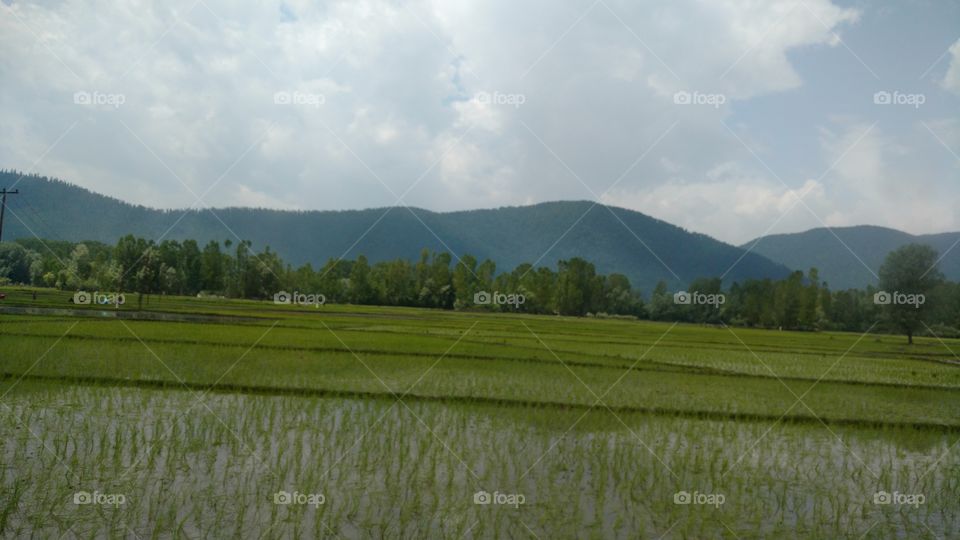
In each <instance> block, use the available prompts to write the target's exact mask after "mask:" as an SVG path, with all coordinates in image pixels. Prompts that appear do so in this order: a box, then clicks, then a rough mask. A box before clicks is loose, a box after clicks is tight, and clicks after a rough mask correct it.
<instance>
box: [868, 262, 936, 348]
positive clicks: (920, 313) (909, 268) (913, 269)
mask: <svg viewBox="0 0 960 540" xmlns="http://www.w3.org/2000/svg"><path fill="white" fill-rule="evenodd" d="M938 258H939V254H938V253H937V250H935V249H933V248H932V247H930V246H926V245H922V244H908V245H906V246H903V247H901V248H899V249H897V250H895V251H892V252H890V254H888V255H887V259H886V260H885V261H884V263H883V266H881V267H880V289H881V291H879V292H877V293H876V295H875V296H874V303H876V304H880V305H881V306H883V311H884V315H885V316H886V318H887V320H888V321H889V322H890V323H891V324H892V325H893V326H894V327H896V328H898V329H900V330H901V331H903V332H904V333H905V334H906V335H907V343H909V344H911V345H912V344H913V334H914V332H916V330H917V327H918V326H920V325H921V324H925V323H924V315H925V312H926V310H927V302H926V299H927V297H928V296H930V293H931V292H932V291H933V290H934V288H935V287H937V285H939V284H940V282H942V281H943V274H942V273H941V272H940V270H939V269H938V268H937V263H938Z"/></svg>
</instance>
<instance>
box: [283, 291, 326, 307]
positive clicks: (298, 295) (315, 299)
mask: <svg viewBox="0 0 960 540" xmlns="http://www.w3.org/2000/svg"><path fill="white" fill-rule="evenodd" d="M273 303H274V304H277V305H286V306H290V305H295V306H313V307H315V308H319V307H320V306H322V305H324V304H326V303H327V297H326V296H324V295H322V294H314V293H310V294H308V293H302V292H300V291H293V292H292V293H289V292H287V291H279V292H277V293H276V294H274V295H273Z"/></svg>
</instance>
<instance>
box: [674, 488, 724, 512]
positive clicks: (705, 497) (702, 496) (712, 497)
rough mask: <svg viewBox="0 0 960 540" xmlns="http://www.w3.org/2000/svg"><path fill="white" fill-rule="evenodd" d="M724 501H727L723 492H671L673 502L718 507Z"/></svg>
mask: <svg viewBox="0 0 960 540" xmlns="http://www.w3.org/2000/svg"><path fill="white" fill-rule="evenodd" d="M725 502H727V497H726V495H724V494H723V493H700V492H699V491H694V492H693V493H690V492H689V491H678V492H676V493H674V494H673V504H683V505H689V504H697V505H706V506H712V507H714V508H720V507H721V506H723V503H725Z"/></svg>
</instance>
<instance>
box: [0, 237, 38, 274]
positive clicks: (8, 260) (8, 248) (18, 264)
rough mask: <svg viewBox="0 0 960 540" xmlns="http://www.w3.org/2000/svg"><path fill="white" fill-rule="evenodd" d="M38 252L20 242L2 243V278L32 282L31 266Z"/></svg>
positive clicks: (0, 249)
mask: <svg viewBox="0 0 960 540" xmlns="http://www.w3.org/2000/svg"><path fill="white" fill-rule="evenodd" d="M35 257H36V254H35V253H33V252H32V251H30V250H28V249H26V248H24V247H23V246H21V245H20V244H14V243H12V242H4V243H2V244H0V279H3V278H6V279H9V280H10V281H12V282H14V283H29V282H30V266H31V264H32V263H33V259H34V258H35Z"/></svg>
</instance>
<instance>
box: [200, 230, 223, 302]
mask: <svg viewBox="0 0 960 540" xmlns="http://www.w3.org/2000/svg"><path fill="white" fill-rule="evenodd" d="M223 281H224V255H223V253H221V251H220V243H219V242H217V241H215V240H211V241H210V242H209V243H208V244H207V245H206V246H204V248H203V254H201V255H200V283H201V289H202V290H204V291H211V292H221V291H223V285H224V283H223Z"/></svg>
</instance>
